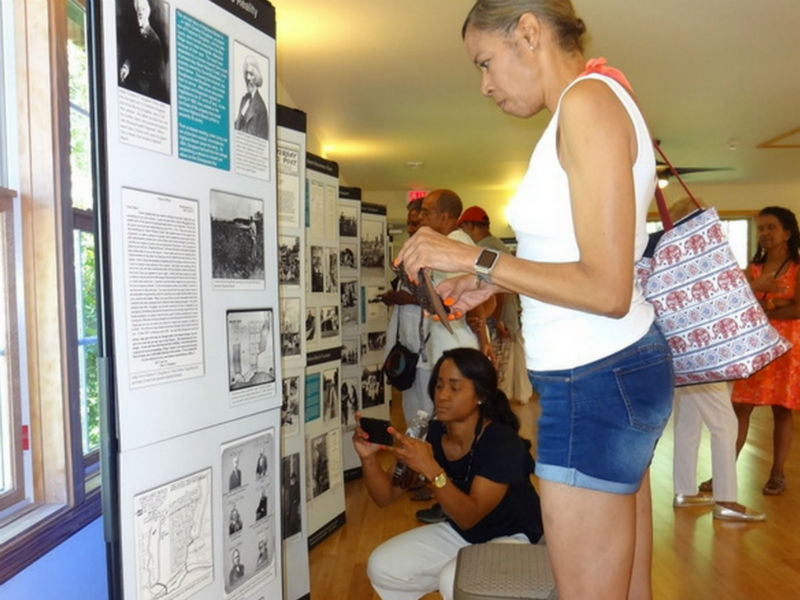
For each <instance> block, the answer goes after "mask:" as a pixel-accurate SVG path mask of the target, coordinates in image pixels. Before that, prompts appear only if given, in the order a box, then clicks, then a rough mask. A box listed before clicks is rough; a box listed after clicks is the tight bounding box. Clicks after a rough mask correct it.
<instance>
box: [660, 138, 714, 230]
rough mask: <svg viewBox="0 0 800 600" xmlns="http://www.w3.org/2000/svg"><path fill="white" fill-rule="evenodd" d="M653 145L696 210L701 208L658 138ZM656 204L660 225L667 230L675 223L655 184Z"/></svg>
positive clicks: (662, 195)
mask: <svg viewBox="0 0 800 600" xmlns="http://www.w3.org/2000/svg"><path fill="white" fill-rule="evenodd" d="M653 147H654V148H655V149H656V152H658V153H659V154H660V155H661V159H662V160H663V161H664V163H666V165H667V167H669V170H670V173H672V174H673V175H674V176H675V179H677V180H678V182H679V183H680V184H681V187H683V189H684V190H685V191H686V193H687V194H688V195H689V198H690V199H691V200H692V202H694V205H695V206H696V207H697V209H698V210H703V207H702V206H700V203H699V202H698V201H697V198H695V197H694V194H692V192H691V191H690V190H689V187H688V186H687V185H686V183H685V182H684V181H683V179H681V176H680V173H678V170H677V169H676V168H675V167H673V166H672V163H671V162H669V159H668V158H667V155H666V154H664V151H663V150H662V149H661V143H660V142H659V141H658V140H653ZM656 206H658V215H659V217H661V225H662V226H663V227H664V231H669V230H670V229H672V228H673V227H675V224H674V223H673V222H672V218H671V217H670V216H669V211H668V210H667V202H666V200H664V193H663V192H662V191H661V188H660V187H658V186H657V185H656Z"/></svg>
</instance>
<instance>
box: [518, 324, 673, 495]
mask: <svg viewBox="0 0 800 600" xmlns="http://www.w3.org/2000/svg"><path fill="white" fill-rule="evenodd" d="M528 376H529V377H530V380H531V383H532V384H533V387H534V389H535V390H536V392H537V393H538V394H539V403H540V405H541V408H542V413H541V416H540V417H539V424H538V437H537V440H538V441H537V457H536V475H537V476H538V477H540V478H541V479H546V480H548V481H555V482H558V483H565V484H567V485H572V486H577V487H582V488H589V489H593V490H600V491H603V492H611V493H615V494H631V493H634V492H636V491H637V490H638V489H639V485H640V483H641V480H642V476H643V475H644V472H645V470H646V469H647V467H648V466H649V465H650V461H651V459H652V458H653V451H654V450H655V447H656V442H658V439H659V437H660V436H661V432H662V431H663V430H664V426H665V425H666V424H667V421H668V420H669V415H670V412H671V410H672V390H673V375H672V357H671V355H670V350H669V347H668V346H667V343H666V340H664V336H663V335H661V332H660V331H658V329H656V327H655V326H652V327H651V328H650V331H648V332H647V333H646V334H645V336H644V337H642V338H641V339H640V340H639V341H638V342H635V343H634V344H632V345H630V346H628V347H627V348H624V349H623V350H620V351H619V352H616V353H614V354H612V355H611V356H607V357H605V358H602V359H600V360H597V361H595V362H592V363H589V364H586V365H582V366H580V367H576V368H574V369H563V370H558V371H528Z"/></svg>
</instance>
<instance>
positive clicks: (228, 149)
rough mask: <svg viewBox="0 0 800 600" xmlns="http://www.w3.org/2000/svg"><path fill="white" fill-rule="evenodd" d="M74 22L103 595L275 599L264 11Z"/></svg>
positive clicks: (169, 2)
mask: <svg viewBox="0 0 800 600" xmlns="http://www.w3.org/2000/svg"><path fill="white" fill-rule="evenodd" d="M87 13H88V15H89V31H90V47H91V53H90V55H91V56H92V69H91V78H92V92H93V95H92V97H93V110H92V113H93V119H94V122H93V125H94V140H93V148H94V153H95V158H96V178H97V183H98V185H97V196H98V198H97V207H98V208H97V216H98V240H99V261H98V262H99V264H100V289H101V300H100V302H101V311H99V312H101V313H102V327H101V329H102V335H101V342H100V343H101V361H102V363H101V373H102V378H101V390H102V391H101V402H102V403H103V438H104V441H103V465H102V471H103V477H104V522H105V527H106V540H107V543H108V546H109V548H110V550H109V557H110V560H109V564H110V572H111V578H110V579H111V584H110V595H111V597H114V598H115V600H123V599H124V600H129V599H134V598H135V599H140V600H151V599H155V598H159V599H165V600H173V599H178V598H180V599H184V598H186V599H199V600H205V599H208V600H211V599H213V600H219V599H221V598H224V599H225V600H227V599H233V600H240V599H242V600H250V599H252V600H258V599H259V598H265V597H274V594H280V590H281V587H282V581H281V580H282V573H281V569H280V564H281V559H280V554H281V544H280V530H279V524H280V510H279V509H278V507H279V502H280V491H279V479H278V477H277V473H278V470H277V467H278V465H279V464H280V463H279V456H280V433H279V428H280V405H281V390H280V386H281V365H280V338H279V319H280V313H279V302H278V291H277V287H278V286H277V285H276V282H277V281H278V266H277V265H278V239H277V227H276V222H277V221H276V218H275V217H276V214H277V206H276V193H277V192H276V156H277V153H276V143H275V138H276V135H275V134H276V128H275V96H276V76H275V68H276V60H275V50H276V44H275V11H274V8H273V7H272V5H271V4H270V3H269V2H266V1H265V0H146V1H138V2H134V1H133V0H116V1H115V2H101V1H98V0H94V1H90V2H89V3H88V4H87ZM262 457H263V458H262ZM234 461H235V462H237V463H240V465H241V476H240V477H241V478H240V484H239V485H237V486H233V487H229V484H230V483H231V481H232V480H230V479H229V475H230V473H227V470H230V469H232V468H233V467H232V463H233V462H234ZM251 463H252V464H251ZM251 467H253V469H257V473H256V471H252V469H251V471H252V472H248V471H247V469H250V468H251ZM226 473H227V474H226Z"/></svg>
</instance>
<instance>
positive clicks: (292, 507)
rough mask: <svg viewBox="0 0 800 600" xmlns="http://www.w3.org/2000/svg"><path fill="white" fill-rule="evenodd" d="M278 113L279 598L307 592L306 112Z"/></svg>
mask: <svg viewBox="0 0 800 600" xmlns="http://www.w3.org/2000/svg"><path fill="white" fill-rule="evenodd" d="M277 118H278V247H279V250H278V253H279V261H278V269H279V272H278V276H279V280H280V287H279V293H280V304H281V310H280V313H281V325H280V334H281V364H282V372H283V378H282V381H281V395H282V403H281V434H282V435H281V498H282V501H281V508H282V519H281V537H282V540H283V554H282V556H283V598H284V600H299V599H300V598H308V597H309V594H310V592H311V582H310V576H309V565H308V520H307V516H306V486H305V485H304V482H305V480H306V460H305V426H304V423H303V419H304V417H305V410H304V408H305V407H304V402H303V398H304V397H305V367H306V352H305V346H306V345H305V336H304V335H303V326H302V319H301V315H304V314H305V305H306V303H305V290H306V286H305V278H306V270H305V251H306V247H305V240H306V237H305V181H306V180H305V171H306V169H305V164H306V115H305V113H304V112H302V111H299V110H296V109H291V108H288V107H285V106H282V105H280V104H279V105H278V106H277Z"/></svg>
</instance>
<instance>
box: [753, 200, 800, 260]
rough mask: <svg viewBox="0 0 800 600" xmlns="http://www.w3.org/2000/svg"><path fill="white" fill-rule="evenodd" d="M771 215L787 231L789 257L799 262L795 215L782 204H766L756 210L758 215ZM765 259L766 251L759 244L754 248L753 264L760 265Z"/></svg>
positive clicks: (799, 244) (799, 250)
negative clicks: (764, 206)
mask: <svg viewBox="0 0 800 600" xmlns="http://www.w3.org/2000/svg"><path fill="white" fill-rule="evenodd" d="M766 215H771V216H773V217H775V218H776V219H778V221H780V224H781V227H783V228H784V229H785V230H786V231H788V232H789V239H788V240H787V242H786V245H787V246H788V250H789V258H791V259H792V262H794V263H798V262H800V230H798V227H797V217H795V216H794V213H793V212H792V211H790V210H789V209H788V208H783V207H782V206H767V207H766V208H762V209H761V210H760V211H759V212H758V216H759V217H763V216H766ZM766 261H767V252H766V250H764V248H762V247H761V244H759V245H758V247H757V248H756V253H755V255H754V256H753V264H756V265H760V264H763V263H765V262H766Z"/></svg>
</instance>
